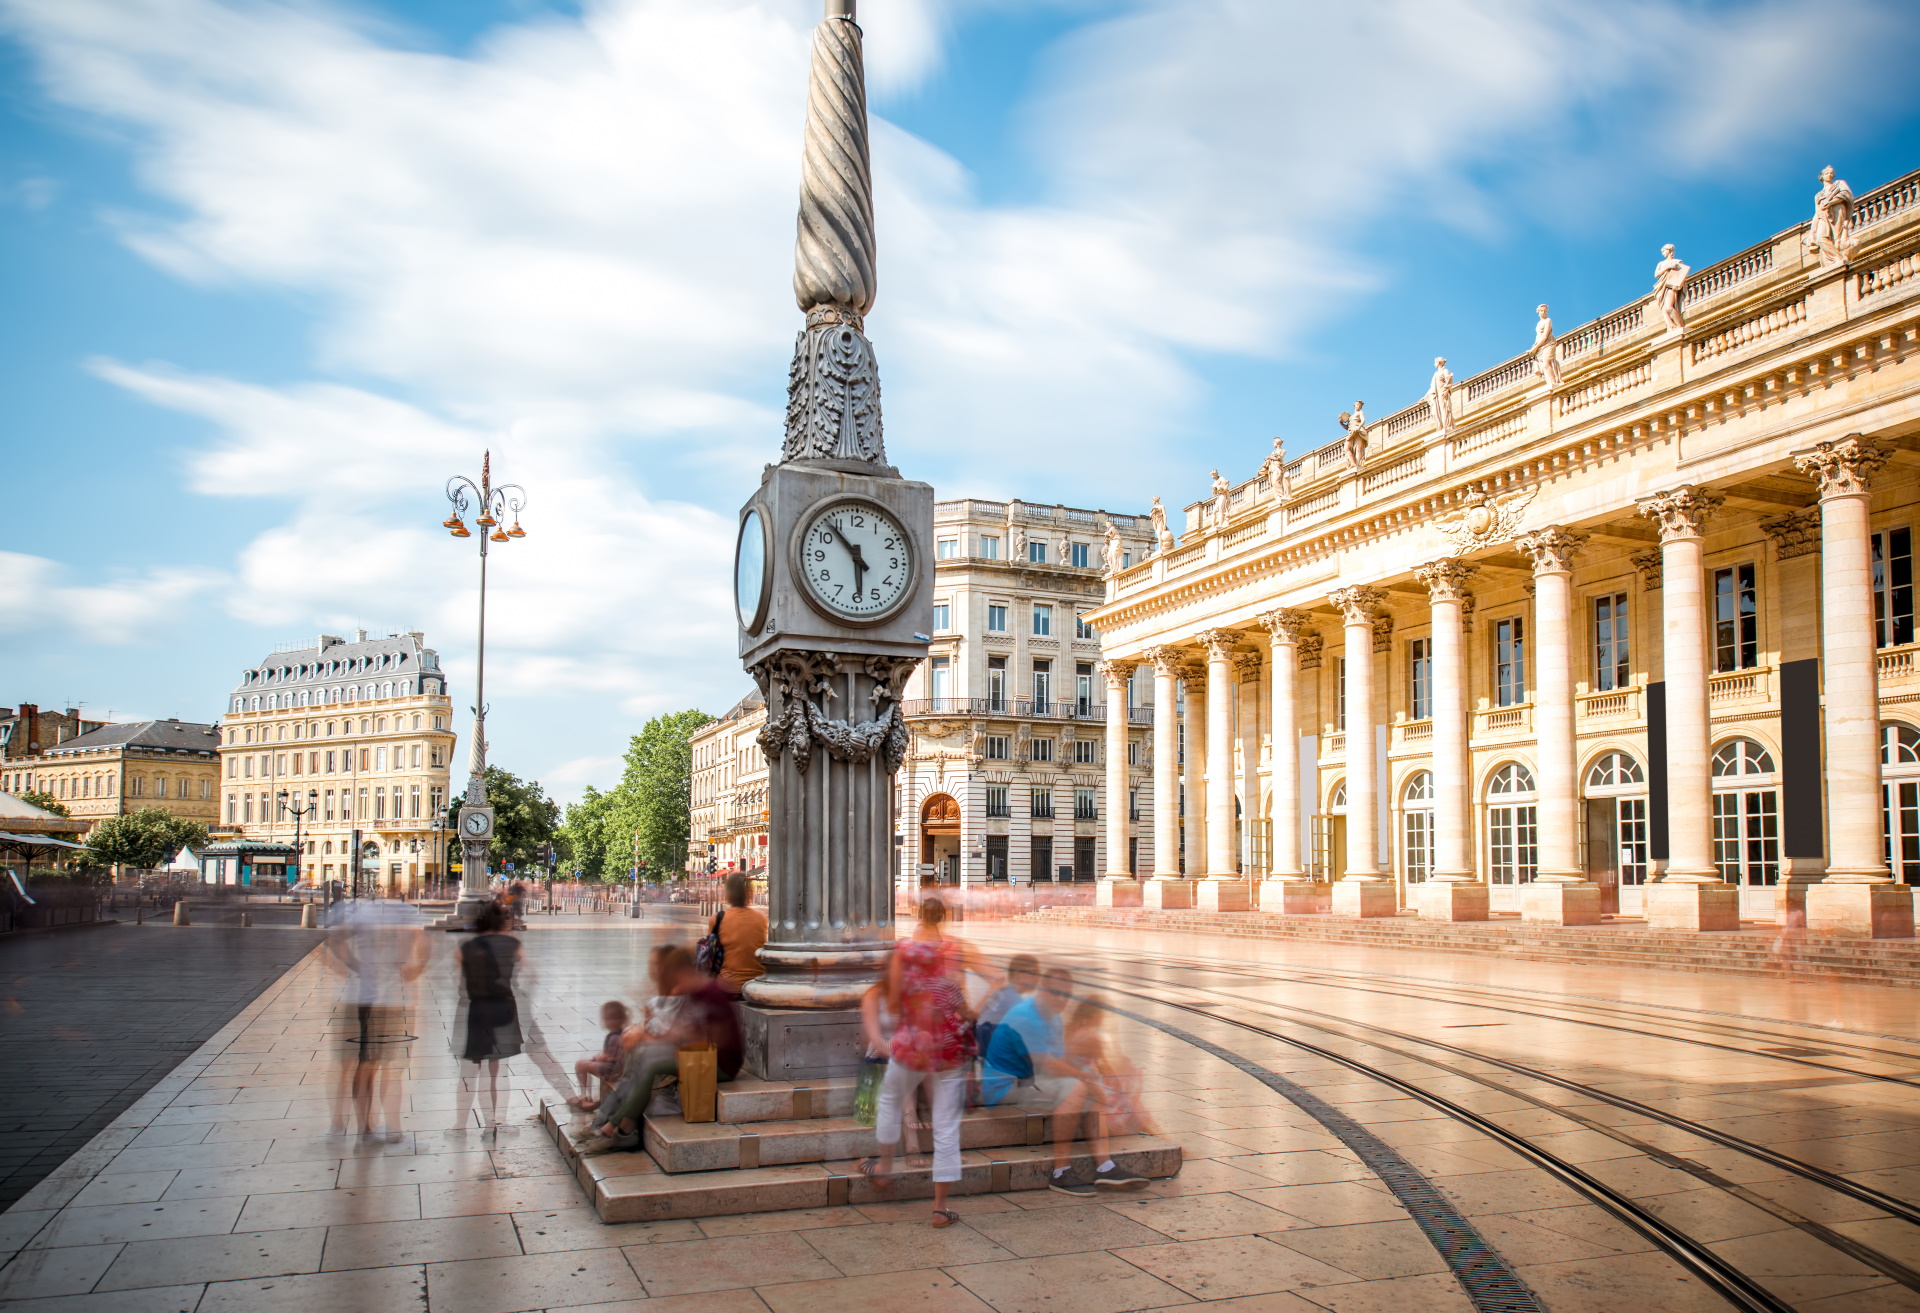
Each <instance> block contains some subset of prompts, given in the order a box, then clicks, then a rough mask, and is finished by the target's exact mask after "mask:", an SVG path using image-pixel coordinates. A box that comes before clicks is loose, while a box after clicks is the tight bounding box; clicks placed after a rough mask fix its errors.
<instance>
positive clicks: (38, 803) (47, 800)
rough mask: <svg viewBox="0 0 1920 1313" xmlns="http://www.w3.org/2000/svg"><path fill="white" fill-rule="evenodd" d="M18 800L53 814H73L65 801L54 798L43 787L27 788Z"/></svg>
mask: <svg viewBox="0 0 1920 1313" xmlns="http://www.w3.org/2000/svg"><path fill="white" fill-rule="evenodd" d="M20 801H21V802H24V803H27V804H28V805H30V806H33V807H38V808H39V809H40V810H41V811H49V812H52V813H53V814H54V815H55V816H71V815H73V813H72V812H70V811H68V810H67V807H66V804H65V803H63V802H60V801H58V800H56V799H55V798H54V796H53V795H52V794H51V793H48V792H47V791H46V790H45V789H28V790H27V791H26V792H25V793H23V794H21V795H20Z"/></svg>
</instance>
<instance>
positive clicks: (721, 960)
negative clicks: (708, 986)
mask: <svg viewBox="0 0 1920 1313" xmlns="http://www.w3.org/2000/svg"><path fill="white" fill-rule="evenodd" d="M726 914H727V912H726V909H725V908H722V909H720V911H718V912H716V913H714V917H713V928H712V929H710V930H708V931H707V933H706V934H705V935H703V936H702V937H701V939H700V942H699V943H698V944H695V945H694V948H693V964H694V965H695V966H697V967H699V968H700V969H701V970H702V971H704V972H706V973H707V974H708V975H710V976H717V975H719V974H720V972H721V971H722V970H723V969H725V967H726V965H727V950H726V949H725V948H723V947H721V945H720V918H721V917H723V916H725V915H726Z"/></svg>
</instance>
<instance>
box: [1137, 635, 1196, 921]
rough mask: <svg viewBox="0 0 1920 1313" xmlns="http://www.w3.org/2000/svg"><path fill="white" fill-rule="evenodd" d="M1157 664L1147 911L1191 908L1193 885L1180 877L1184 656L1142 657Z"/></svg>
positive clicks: (1167, 652)
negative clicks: (1181, 668)
mask: <svg viewBox="0 0 1920 1313" xmlns="http://www.w3.org/2000/svg"><path fill="white" fill-rule="evenodd" d="M1140 655H1141V656H1142V657H1144V658H1145V659H1146V660H1148V661H1151V662H1152V663H1153V878H1152V879H1151V880H1148V881H1146V882H1145V883H1144V884H1143V885H1142V886H1141V890H1140V901H1141V903H1142V905H1143V906H1146V907H1191V906H1193V894H1192V886H1190V885H1189V884H1188V883H1187V882H1186V881H1185V880H1184V879H1183V878H1182V877H1181V875H1180V710H1179V706H1178V703H1177V702H1176V698H1177V696H1178V692H1179V684H1178V680H1179V678H1180V674H1179V665H1180V653H1179V650H1178V649H1176V648H1171V647H1152V648H1148V649H1147V650H1146V651H1145V652H1142V653H1141V654H1140Z"/></svg>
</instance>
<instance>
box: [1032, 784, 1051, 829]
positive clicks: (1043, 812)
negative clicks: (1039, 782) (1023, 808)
mask: <svg viewBox="0 0 1920 1313" xmlns="http://www.w3.org/2000/svg"><path fill="white" fill-rule="evenodd" d="M1030 814H1031V815H1032V816H1033V817H1034V819H1036V820H1042V821H1050V820H1052V819H1053V790H1052V789H1045V788H1035V789H1034V791H1033V807H1032V808H1031V812H1030Z"/></svg>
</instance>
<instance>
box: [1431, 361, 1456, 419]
mask: <svg viewBox="0 0 1920 1313" xmlns="http://www.w3.org/2000/svg"><path fill="white" fill-rule="evenodd" d="M1427 413H1428V414H1430V415H1432V416H1433V431H1434V433H1435V435H1436V436H1438V437H1442V438H1445V437H1450V436H1451V435H1452V433H1453V371H1452V370H1450V369H1448V368H1447V358H1446V357H1445V356H1435V357H1434V358H1433V378H1432V379H1431V380H1429V381H1428V383H1427Z"/></svg>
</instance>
